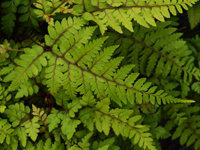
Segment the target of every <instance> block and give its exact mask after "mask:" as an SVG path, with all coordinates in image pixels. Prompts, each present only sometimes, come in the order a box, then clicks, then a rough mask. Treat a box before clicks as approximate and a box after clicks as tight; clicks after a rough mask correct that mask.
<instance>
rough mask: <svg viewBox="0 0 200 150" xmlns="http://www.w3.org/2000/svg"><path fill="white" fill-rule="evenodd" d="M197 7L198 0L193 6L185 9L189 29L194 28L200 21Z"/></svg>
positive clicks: (199, 3) (199, 4)
mask: <svg viewBox="0 0 200 150" xmlns="http://www.w3.org/2000/svg"><path fill="white" fill-rule="evenodd" d="M199 7H200V2H199V1H198V2H197V3H196V4H195V5H194V6H193V7H191V8H189V10H188V11H187V14H188V19H189V22H190V28H191V29H194V28H195V27H196V25H197V24H198V23H199V22H200V10H199Z"/></svg>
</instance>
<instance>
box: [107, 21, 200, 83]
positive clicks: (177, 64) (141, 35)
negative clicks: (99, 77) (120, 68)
mask: <svg viewBox="0 0 200 150" xmlns="http://www.w3.org/2000/svg"><path fill="white" fill-rule="evenodd" d="M169 24H170V22H165V23H157V28H153V27H152V28H150V29H146V28H144V27H141V26H138V25H135V26H133V28H134V29H135V32H134V33H131V32H128V31H126V32H125V33H124V34H119V33H116V32H114V31H112V30H111V33H110V32H108V35H111V36H110V37H111V38H110V39H109V40H110V41H109V40H108V43H109V44H108V45H110V44H112V43H113V40H114V41H115V42H114V44H118V43H119V42H120V43H123V42H124V41H126V42H124V43H123V45H125V44H126V46H125V47H123V45H122V46H121V47H120V48H119V49H118V50H117V51H116V54H118V51H121V52H120V54H118V55H120V56H123V55H124V57H125V59H126V60H127V59H128V60H129V62H126V63H132V64H135V65H136V67H135V68H134V69H133V70H134V71H135V72H140V73H141V74H143V75H146V76H150V75H152V74H153V73H155V76H156V77H159V76H162V77H163V78H166V77H167V76H171V77H173V78H175V79H177V80H178V81H180V80H182V76H183V81H184V82H185V83H191V82H192V78H193V77H195V78H196V79H197V80H198V79H199V78H200V76H199V73H200V70H199V69H198V68H197V67H195V66H194V57H192V56H189V55H190V54H191V53H192V51H191V50H189V49H188V47H187V45H186V44H185V43H186V42H185V41H181V40H179V39H178V38H179V37H180V36H181V34H180V33H174V34H173V32H174V31H175V30H176V29H174V28H166V26H168V25H169ZM119 35H120V36H119ZM122 48H123V49H122ZM124 63H125V62H123V64H124Z"/></svg>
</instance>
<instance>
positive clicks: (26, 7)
mask: <svg viewBox="0 0 200 150" xmlns="http://www.w3.org/2000/svg"><path fill="white" fill-rule="evenodd" d="M33 2H34V0H31V1H24V2H23V3H22V5H21V6H20V7H19V8H18V10H17V12H18V13H20V14H21V16H20V17H19V22H27V21H29V22H30V23H31V24H32V25H33V26H34V27H37V26H38V25H39V24H38V21H37V20H36V15H35V14H34V12H33V8H32V7H31V5H32V3H33Z"/></svg>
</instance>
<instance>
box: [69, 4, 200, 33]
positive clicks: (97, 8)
mask: <svg viewBox="0 0 200 150" xmlns="http://www.w3.org/2000/svg"><path fill="white" fill-rule="evenodd" d="M197 1H198V0H184V1H183V0H179V1H178V0H174V1H170V0H164V1H161V0H160V1H158V0H142V1H141V0H135V1H134V0H127V1H124V0H112V1H111V0H109V1H106V0H103V1H99V0H83V1H80V0H75V2H76V4H77V5H75V6H74V7H73V11H74V13H76V14H77V15H83V17H84V18H85V19H86V20H91V21H94V22H96V23H97V24H98V25H99V28H100V30H101V33H102V34H104V32H105V31H106V30H107V27H108V26H110V27H112V28H113V29H115V30H116V31H117V32H119V33H122V29H121V27H120V25H123V26H124V27H126V28H127V29H128V30H130V31H131V32H133V31H134V29H133V28H132V20H133V19H134V20H135V21H137V22H138V23H139V24H140V25H142V26H144V27H147V28H149V25H152V26H156V23H155V19H158V20H159V21H162V22H164V21H165V19H164V17H166V18H169V17H170V13H172V14H173V15H176V14H177V12H179V13H182V12H183V9H186V10H187V9H188V6H192V5H193V4H195V2H197Z"/></svg>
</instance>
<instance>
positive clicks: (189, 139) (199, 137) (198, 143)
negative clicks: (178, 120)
mask: <svg viewBox="0 0 200 150" xmlns="http://www.w3.org/2000/svg"><path fill="white" fill-rule="evenodd" d="M199 117H200V116H191V117H190V118H189V119H188V120H187V121H185V122H184V123H183V124H181V125H180V126H179V127H177V129H176V131H175V132H174V134H173V136H172V139H176V138H178V137H180V144H181V145H183V144H186V146H187V147H188V146H190V145H191V144H193V143H194V148H195V149H199V148H200V129H199V128H200V126H199V123H200V120H199Z"/></svg>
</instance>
